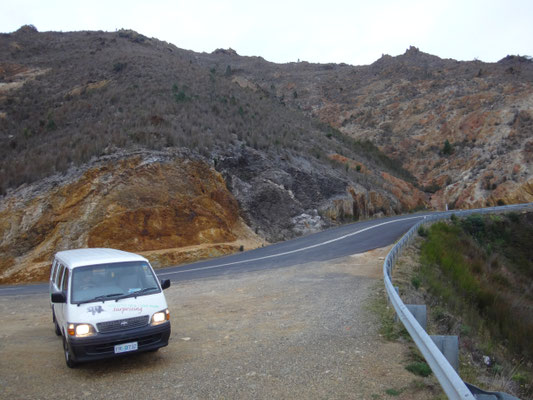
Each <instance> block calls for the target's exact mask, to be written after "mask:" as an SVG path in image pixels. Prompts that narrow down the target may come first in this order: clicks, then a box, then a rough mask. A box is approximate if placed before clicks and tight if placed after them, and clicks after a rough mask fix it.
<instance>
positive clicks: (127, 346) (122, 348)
mask: <svg viewBox="0 0 533 400" xmlns="http://www.w3.org/2000/svg"><path fill="white" fill-rule="evenodd" d="M138 348H139V346H138V345H137V342H131V343H124V344H117V345H116V346H115V354H118V353H126V352H127V351H134V350H137V349H138Z"/></svg>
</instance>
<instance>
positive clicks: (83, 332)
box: [67, 324, 96, 337]
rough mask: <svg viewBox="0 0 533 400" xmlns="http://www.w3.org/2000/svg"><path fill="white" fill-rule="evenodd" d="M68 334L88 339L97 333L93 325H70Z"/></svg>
mask: <svg viewBox="0 0 533 400" xmlns="http://www.w3.org/2000/svg"><path fill="white" fill-rule="evenodd" d="M67 332H68V334H69V335H70V336H74V337H87V336H92V335H94V334H95V333H96V331H95V330H94V327H93V326H92V325H91V324H68V326H67Z"/></svg>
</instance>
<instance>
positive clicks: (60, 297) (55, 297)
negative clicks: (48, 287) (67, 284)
mask: <svg viewBox="0 0 533 400" xmlns="http://www.w3.org/2000/svg"><path fill="white" fill-rule="evenodd" d="M66 302H67V298H66V297H65V293H63V292H57V293H52V303H66Z"/></svg>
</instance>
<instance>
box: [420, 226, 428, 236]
mask: <svg viewBox="0 0 533 400" xmlns="http://www.w3.org/2000/svg"><path fill="white" fill-rule="evenodd" d="M418 236H421V237H427V236H428V230H427V228H426V227H425V226H424V225H420V227H419V228H418Z"/></svg>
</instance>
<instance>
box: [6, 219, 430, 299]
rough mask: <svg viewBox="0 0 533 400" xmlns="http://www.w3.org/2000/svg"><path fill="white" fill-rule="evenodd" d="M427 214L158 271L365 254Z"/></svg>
mask: <svg viewBox="0 0 533 400" xmlns="http://www.w3.org/2000/svg"><path fill="white" fill-rule="evenodd" d="M425 215H428V214H415V215H407V216H399V217H388V218H381V219H375V220H368V221H362V222H356V223H353V224H348V225H343V226H340V227H337V228H332V229H328V230H326V231H323V232H319V233H316V234H312V235H307V236H304V237H300V238H297V239H293V240H289V241H286V242H281V243H276V244H273V245H270V246H266V247H261V248H258V249H255V250H250V251H246V252H242V253H237V254H232V255H229V256H225V257H220V258H216V259H211V260H206V261H200V262H196V263H194V264H187V265H182V266H177V267H168V268H163V269H159V270H157V271H156V273H157V275H158V276H159V277H160V278H162V279H170V280H171V281H172V282H177V281H185V280H194V279H201V278H209V277H216V276H221V275H231V274H236V273H242V272H250V271H257V270H264V269H273V268H283V267H288V266H292V265H299V264H305V263H308V262H313V261H327V260H331V259H335V258H339V257H345V256H348V255H351V254H357V253H363V252H366V251H369V250H372V249H375V248H379V247H384V246H388V245H390V244H392V243H394V242H395V241H396V240H397V239H398V238H399V237H400V236H401V235H402V234H404V233H405V232H406V231H407V230H408V229H409V228H410V227H411V226H413V225H414V224H416V223H417V222H418V221H419V220H420V219H421V218H424V216H425ZM47 291H48V284H46V283H41V284H30V285H16V286H1V287H0V296H10V295H32V294H42V293H46V292H47Z"/></svg>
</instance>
